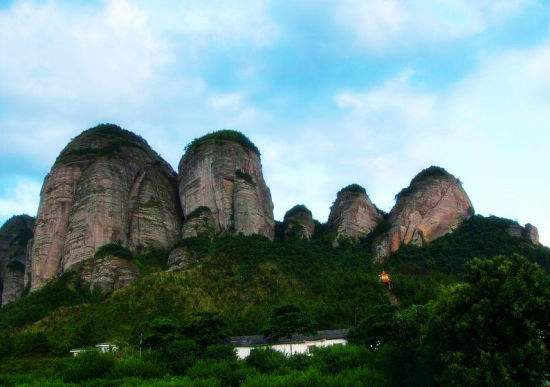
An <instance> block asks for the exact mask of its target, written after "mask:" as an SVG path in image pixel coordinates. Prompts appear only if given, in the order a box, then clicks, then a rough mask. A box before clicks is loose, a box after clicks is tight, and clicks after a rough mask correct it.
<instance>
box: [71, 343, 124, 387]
mask: <svg viewBox="0 0 550 387" xmlns="http://www.w3.org/2000/svg"><path fill="white" fill-rule="evenodd" d="M114 364H115V358H114V356H113V355H112V354H110V353H100V352H99V351H95V350H89V351H86V352H83V353H81V354H80V355H78V356H77V357H75V358H71V359H67V360H66V361H65V362H64V363H63V364H61V367H62V371H61V375H62V377H63V380H64V381H65V382H71V383H78V382H82V381H84V380H88V379H99V378H104V377H106V376H107V375H108V374H109V373H110V372H111V370H112V369H113V366H114Z"/></svg>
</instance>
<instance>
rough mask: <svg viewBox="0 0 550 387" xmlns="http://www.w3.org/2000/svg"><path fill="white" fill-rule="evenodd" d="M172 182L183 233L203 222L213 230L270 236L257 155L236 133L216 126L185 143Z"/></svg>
mask: <svg viewBox="0 0 550 387" xmlns="http://www.w3.org/2000/svg"><path fill="white" fill-rule="evenodd" d="M178 186H179V195H180V201H181V206H182V209H183V215H184V225H183V235H184V236H194V235H196V234H197V232H198V231H197V230H199V231H200V230H202V229H203V227H204V224H205V223H206V224H207V228H211V229H212V230H214V232H216V233H223V232H228V233H233V234H243V235H251V234H260V235H264V236H266V237H268V238H270V239H273V235H274V221H273V203H272V202H271V193H270V192H269V188H268V187H267V185H266V183H265V181H264V178H263V174H262V165H261V162H260V155H259V152H258V150H257V148H256V147H255V146H254V145H253V144H252V143H250V141H249V140H248V139H247V138H246V137H245V136H243V135H242V134H240V133H238V132H234V131H220V132H215V133H212V134H210V135H207V136H205V137H202V138H200V139H197V140H195V141H194V142H193V143H191V144H190V145H189V146H188V147H187V149H186V152H185V155H184V156H183V158H182V159H181V161H180V164H179V174H178ZM197 211H199V212H200V214H198V215H197ZM208 211H209V212H208ZM197 219H198V220H197Z"/></svg>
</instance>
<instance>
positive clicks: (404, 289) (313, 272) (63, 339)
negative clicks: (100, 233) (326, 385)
mask: <svg viewBox="0 0 550 387" xmlns="http://www.w3.org/2000/svg"><path fill="white" fill-rule="evenodd" d="M508 225H509V222H507V221H504V220H502V219H498V218H483V217H474V218H472V219H471V220H470V221H468V222H467V223H466V224H465V225H464V226H463V227H461V228H460V229H458V230H457V231H456V232H455V233H454V234H452V235H448V236H446V237H444V238H441V239H439V240H438V241H435V242H434V243H432V244H431V245H430V246H428V247H425V248H414V247H406V248H403V249H402V250H401V251H400V252H399V253H398V254H397V255H395V256H394V257H392V258H391V260H390V262H389V264H388V266H387V267H386V269H389V271H390V273H391V274H392V275H393V278H394V282H395V293H396V294H397V295H398V296H399V299H400V303H401V305H402V306H408V305H412V304H421V303H425V302H426V301H428V300H429V299H431V298H433V297H434V296H435V295H436V294H437V292H438V291H439V289H440V286H441V285H442V284H446V283H449V282H452V281H455V280H457V279H458V278H460V276H461V273H462V267H463V263H464V262H465V261H467V260H468V259H470V258H472V257H475V256H480V257H489V256H494V255H497V254H509V253H513V252H517V253H520V254H523V255H525V256H527V257H528V258H530V259H532V260H535V261H538V262H540V263H542V264H543V265H545V266H546V268H547V269H548V266H547V265H548V262H550V250H549V249H547V248H544V247H534V246H532V245H531V244H529V243H527V242H525V241H522V240H520V239H517V238H512V237H510V236H508V235H507V234H506V232H505V230H506V228H507V226H508ZM187 246H188V248H189V249H190V250H191V251H192V252H193V254H194V255H195V256H196V258H197V261H198V263H196V264H194V265H192V266H191V267H190V268H189V269H187V270H185V271H181V272H163V271H159V272H152V273H151V270H145V271H144V272H145V273H148V274H145V275H143V276H142V277H141V278H140V279H139V280H138V281H136V282H135V283H134V284H132V285H131V286H129V287H127V288H125V289H121V290H119V291H117V292H115V293H113V294H112V295H110V296H108V297H101V296H98V295H94V294H90V293H89V292H88V291H87V290H86V289H85V288H83V287H81V286H79V284H78V282H77V281H75V280H74V278H72V277H71V276H70V275H66V276H64V277H62V278H60V279H59V280H58V281H56V282H53V283H52V284H51V285H49V286H48V287H46V288H44V289H43V290H40V291H37V292H34V293H32V294H31V295H29V296H27V297H25V298H23V299H22V300H20V301H18V302H16V303H14V304H12V305H11V306H9V307H7V308H5V309H3V310H2V311H1V312H0V327H2V328H3V329H14V330H18V329H24V330H27V331H29V330H30V331H42V332H45V333H46V336H47V337H48V341H49V342H50V346H51V350H52V351H53V352H54V353H60V354H61V353H66V351H67V350H68V349H70V348H72V347H75V346H82V345H86V344H95V343H97V342H100V341H104V340H115V341H118V342H119V343H121V344H124V343H129V344H135V342H136V340H137V337H138V335H139V332H140V331H141V326H142V324H143V323H144V322H145V321H147V320H149V319H151V318H153V317H156V316H171V317H174V318H176V319H178V320H181V321H185V320H187V319H189V318H190V316H191V315H192V314H193V313H195V312H202V311H215V312H218V313H220V314H221V316H222V317H223V318H224V320H225V321H226V322H227V323H228V328H229V334H231V335H237V334H254V333H258V332H261V331H262V329H263V328H264V327H265V325H266V322H267V320H268V316H269V314H270V312H271V310H272V308H273V307H274V306H276V305H279V304H282V303H285V302H292V303H295V304H298V305H300V306H301V307H302V308H304V309H305V310H306V311H307V312H309V313H310V314H311V316H312V317H313V319H314V320H316V321H317V323H318V328H320V329H323V328H325V329H327V328H342V327H350V326H352V325H353V324H354V320H355V317H356V316H357V320H361V319H362V318H364V317H366V316H367V315H368V314H369V313H370V311H371V310H372V309H373V308H374V307H376V306H377V305H381V304H387V303H388V299H387V297H386V294H385V292H384V290H383V288H382V287H381V285H380V284H379V283H378V277H377V274H378V272H379V271H380V270H381V268H380V267H375V266H374V265H372V264H371V263H370V256H369V254H368V251H369V249H368V246H365V245H357V246H347V247H346V246H344V247H340V248H338V249H332V248H330V247H329V244H328V243H326V242H324V241H323V240H322V239H319V240H315V241H312V242H305V241H288V242H270V241H268V240H266V239H264V238H261V237H225V238H220V239H216V240H214V241H210V240H207V239H194V240H190V241H188V243H187ZM71 278H72V279H71Z"/></svg>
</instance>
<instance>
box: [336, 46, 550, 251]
mask: <svg viewBox="0 0 550 387" xmlns="http://www.w3.org/2000/svg"><path fill="white" fill-rule="evenodd" d="M548 68H550V44H548V43H546V44H544V45H541V46H539V47H536V48H533V49H529V50H517V51H510V52H507V53H504V54H501V55H497V56H495V57H491V58H486V59H485V60H484V61H482V64H481V66H480V67H479V69H478V70H477V71H476V72H474V73H473V74H471V75H470V76H469V77H467V78H465V79H464V80H462V81H461V82H459V83H458V84H456V85H455V86H453V87H452V88H451V89H450V90H449V91H447V92H440V93H435V92H425V91H419V90H418V89H417V88H415V87H414V86H413V85H412V82H411V81H410V76H411V74H410V73H407V72H406V73H404V74H401V75H398V76H397V77H396V78H395V79H392V80H389V81H387V82H386V83H385V84H383V85H381V86H379V87H378V88H375V89H370V90H366V91H355V92H354V91H349V90H347V91H342V92H340V93H338V94H337V95H336V96H335V103H336V104H337V105H338V106H339V107H340V108H341V109H343V110H344V111H345V112H346V116H347V118H346V119H345V120H344V121H343V122H344V126H345V128H346V131H347V133H348V135H349V136H350V139H352V140H351V141H353V142H355V143H360V144H366V145H365V146H364V147H363V148H364V150H365V152H364V154H363V155H360V154H357V158H356V161H355V162H356V164H357V165H362V166H363V167H364V171H365V174H366V176H370V177H371V178H372V181H373V183H374V184H375V185H376V186H375V188H374V190H371V191H372V192H373V194H374V199H375V201H378V203H382V207H386V208H387V206H388V204H389V203H388V199H389V198H390V194H391V192H397V191H398V190H399V188H400V187H403V186H404V185H406V183H407V182H408V180H410V178H411V177H412V176H413V175H414V174H415V173H416V172H418V171H419V170H420V169H421V168H424V167H426V166H429V165H431V164H436V165H441V166H443V167H447V168H448V169H449V171H450V172H452V173H455V174H456V175H457V176H458V177H460V178H461V179H462V180H463V181H464V183H465V187H466V190H467V191H468V193H469V194H470V197H471V199H472V201H473V203H474V206H475V207H476V208H477V209H478V210H479V211H480V212H482V213H484V214H496V215H499V216H505V217H509V218H512V219H517V220H519V221H521V222H524V223H525V222H531V223H533V224H535V225H538V226H539V228H540V230H541V237H542V240H543V242H544V243H546V244H550V234H548V231H547V230H549V229H550V220H549V219H548V217H547V216H546V214H547V213H548V211H549V208H548V204H547V203H546V199H545V198H547V197H549V196H550V179H549V178H548V177H547V176H546V175H545V174H544V173H543V172H542V171H541V168H544V167H543V166H544V165H546V164H547V163H548V156H547V149H549V148H550V93H548V90H549V89H550V77H549V76H548V71H547V69H548ZM355 148H356V149H357V147H355ZM378 187H383V188H381V189H379V188H378ZM367 188H369V187H367Z"/></svg>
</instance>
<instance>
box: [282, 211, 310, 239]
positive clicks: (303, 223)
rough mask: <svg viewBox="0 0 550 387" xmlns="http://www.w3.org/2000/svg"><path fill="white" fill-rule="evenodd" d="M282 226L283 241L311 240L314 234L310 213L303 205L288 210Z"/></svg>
mask: <svg viewBox="0 0 550 387" xmlns="http://www.w3.org/2000/svg"><path fill="white" fill-rule="evenodd" d="M283 224H284V236H285V239H291V238H300V239H311V237H312V236H313V233H314V232H315V223H314V222H313V217H312V215H311V211H310V210H308V209H307V207H306V206H304V205H297V206H294V207H292V208H291V209H290V210H288V211H287V213H286V214H285V217H284V220H283Z"/></svg>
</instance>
